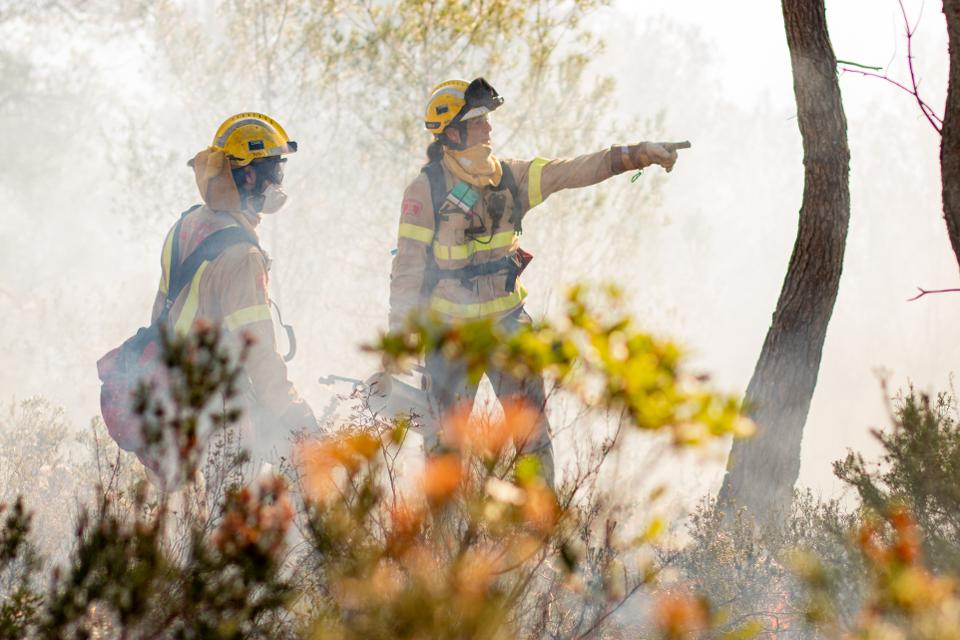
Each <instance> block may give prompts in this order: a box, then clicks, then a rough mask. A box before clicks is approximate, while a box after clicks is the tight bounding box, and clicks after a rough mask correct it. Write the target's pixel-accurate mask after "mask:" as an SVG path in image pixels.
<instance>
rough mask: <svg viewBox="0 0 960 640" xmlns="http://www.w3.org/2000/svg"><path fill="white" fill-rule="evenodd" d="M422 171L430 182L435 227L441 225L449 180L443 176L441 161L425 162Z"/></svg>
mask: <svg viewBox="0 0 960 640" xmlns="http://www.w3.org/2000/svg"><path fill="white" fill-rule="evenodd" d="M421 171H422V172H423V173H425V174H427V180H428V181H429V182H430V201H431V202H432V203H433V228H434V230H436V229H437V228H439V227H440V208H441V207H442V206H443V202H444V201H445V200H446V199H447V181H446V180H445V179H444V177H443V166H442V165H441V164H440V163H439V162H431V163H429V164H425V165H424V166H423V169H421Z"/></svg>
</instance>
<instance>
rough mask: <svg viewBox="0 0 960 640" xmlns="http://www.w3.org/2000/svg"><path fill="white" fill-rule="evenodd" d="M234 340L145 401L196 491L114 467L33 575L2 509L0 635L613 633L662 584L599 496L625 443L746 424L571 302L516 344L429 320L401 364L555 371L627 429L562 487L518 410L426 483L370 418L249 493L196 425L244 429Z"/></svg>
mask: <svg viewBox="0 0 960 640" xmlns="http://www.w3.org/2000/svg"><path fill="white" fill-rule="evenodd" d="M410 336H413V338H412V339H411V338H410ZM228 342H229V340H228V339H227V338H226V337H225V336H222V335H221V334H220V332H219V331H218V330H217V329H215V328H212V327H206V326H198V327H196V329H195V331H194V332H193V334H192V335H191V336H188V337H187V338H186V339H183V340H181V339H170V342H168V344H167V345H166V353H165V358H166V362H167V364H168V366H169V368H170V376H171V379H172V380H174V384H175V385H176V384H177V382H176V381H177V380H180V381H187V382H188V384H187V386H188V387H189V388H184V389H181V390H180V391H183V392H184V393H179V392H178V393H172V394H170V396H169V397H170V398H172V401H173V403H174V405H175V406H174V407H172V408H170V407H166V408H164V409H163V410H160V408H161V407H164V406H165V405H164V404H163V403H160V402H152V401H150V400H149V394H148V395H147V396H145V397H141V398H140V402H138V405H137V406H138V407H139V408H140V411H141V412H142V414H143V416H144V423H145V426H148V427H149V431H150V433H152V434H153V436H154V437H153V438H152V439H151V442H152V443H153V445H152V446H155V447H162V446H163V445H164V443H174V445H175V451H176V452H177V455H178V457H179V458H180V459H181V461H182V463H183V464H184V468H185V470H186V471H185V472H184V473H182V474H180V475H178V476H175V477H177V478H178V479H185V480H187V483H186V486H185V487H184V488H182V489H181V490H180V491H178V492H175V493H168V492H158V491H156V490H154V489H152V488H151V487H149V486H148V485H147V484H146V483H144V482H143V481H140V482H139V483H136V484H135V485H134V486H130V485H129V484H124V482H122V480H121V472H120V470H122V469H123V466H122V465H121V464H120V463H119V462H118V463H115V465H114V466H113V467H112V469H111V471H110V473H108V479H107V481H106V482H102V483H101V485H100V487H99V489H98V491H96V492H95V502H94V504H93V505H92V506H89V507H88V508H86V509H84V510H83V511H82V512H81V514H80V516H79V519H78V524H77V526H76V530H75V532H74V540H73V545H72V546H73V548H72V551H71V552H70V555H69V557H68V558H67V559H66V561H65V562H64V563H62V565H61V566H59V567H57V568H55V569H54V570H53V572H52V574H51V575H50V576H49V577H47V576H44V575H43V572H42V571H41V570H40V569H38V567H40V566H41V565H39V564H38V563H36V562H33V561H32V560H31V547H30V544H29V540H30V514H29V512H28V511H27V509H26V507H24V506H23V505H22V504H21V503H19V502H18V503H16V504H15V505H14V506H13V507H12V508H11V509H10V510H9V515H8V517H7V518H6V520H5V521H4V522H3V524H2V529H0V575H2V576H4V577H7V578H10V581H8V582H6V583H4V584H8V585H11V586H12V587H5V588H4V590H3V592H2V597H3V600H2V608H0V637H4V638H6V637H9V638H14V637H16V638H20V637H39V638H83V637H94V636H95V637H137V638H150V637H174V638H258V637H264V638H265V637H270V638H429V637H434V638H439V637H444V638H446V637H462V638H508V637H510V638H512V637H518V636H520V637H557V638H577V637H604V636H606V637H622V633H626V632H625V631H624V630H623V623H622V622H618V621H617V618H616V616H615V615H614V614H615V613H616V612H617V610H618V609H619V607H620V606H621V605H623V604H624V603H625V602H626V601H627V600H628V599H629V598H631V596H632V595H634V594H635V593H637V592H638V591H639V590H640V589H641V588H643V587H644V586H646V585H649V584H651V583H652V581H653V580H654V579H655V576H656V571H655V567H653V566H652V565H651V564H649V563H648V562H644V561H642V560H641V559H640V557H639V556H638V555H637V554H636V551H637V549H638V548H639V547H640V546H641V545H642V544H644V543H646V542H647V540H646V538H644V537H643V536H640V537H637V536H636V535H633V534H631V533H630V532H629V531H625V530H623V529H622V527H621V526H620V525H619V524H618V522H621V521H622V518H618V517H616V513H617V509H618V508H622V507H623V505H618V504H616V502H615V501H614V500H613V499H612V498H611V496H610V495H608V494H606V493H605V492H604V491H603V490H602V489H600V488H599V485H598V482H597V476H598V473H599V470H600V467H601V465H602V463H603V461H604V460H605V459H606V457H607V455H608V454H609V453H610V452H611V451H613V450H614V449H615V448H616V447H617V446H618V438H617V434H618V433H619V432H620V430H621V429H622V428H625V427H631V426H632V427H635V428H643V429H648V430H658V431H663V430H669V432H670V433H671V434H672V437H673V440H674V442H676V443H677V444H678V445H685V444H690V443H695V442H701V441H704V440H706V439H709V438H712V437H714V436H715V435H722V434H726V433H735V432H741V431H745V430H747V429H748V428H749V423H748V422H747V421H745V420H744V419H743V418H741V416H740V412H739V405H738V404H737V402H736V401H735V400H734V399H731V398H727V397H722V396H719V395H717V394H716V393H714V392H712V391H710V390H709V389H708V388H707V387H706V386H705V385H704V383H703V380H702V379H701V378H699V377H696V376H693V375H690V374H688V373H686V371H685V370H684V368H683V366H682V358H681V355H680V353H679V350H678V349H676V347H674V346H673V345H671V344H670V343H668V342H665V341H660V340H657V339H654V338H652V337H650V336H648V335H645V334H643V333H641V332H639V331H637V330H636V329H635V328H634V327H633V324H632V321H631V320H630V318H629V316H627V315H626V314H622V313H619V312H618V311H617V310H616V305H613V311H610V312H607V313H604V314H600V313H598V312H596V311H595V310H594V309H593V307H592V306H591V305H590V304H588V302H587V301H586V296H585V295H584V294H583V292H581V291H574V292H573V293H572V294H571V297H570V300H569V307H568V313H567V314H566V317H565V318H564V319H563V320H562V321H561V322H559V323H554V324H551V323H541V324H537V325H536V326H534V327H532V328H530V329H529V330H526V331H524V332H521V333H520V334H518V335H517V336H514V337H507V336H503V335H500V334H499V333H498V330H497V329H496V327H494V326H493V325H491V324H489V323H471V324H467V325H462V326H460V327H457V328H454V329H452V330H451V329H448V328H443V327H441V326H440V325H438V324H436V323H432V322H429V321H428V322H426V323H423V324H421V325H418V326H414V327H412V328H411V331H410V332H409V333H408V334H406V335H405V336H385V337H384V338H383V340H382V344H381V348H382V350H383V351H384V352H385V353H387V355H388V356H409V355H412V354H414V353H416V352H417V351H418V350H419V349H422V348H424V347H427V348H441V349H443V350H444V353H446V354H448V356H450V357H459V358H462V359H464V360H465V361H466V362H467V363H468V365H469V366H471V367H472V368H474V369H475V368H476V366H477V365H478V364H479V363H481V362H491V361H493V362H496V363H497V364H498V365H499V366H503V367H507V368H511V369H513V370H514V371H515V372H516V373H524V372H529V371H536V372H540V373H544V374H546V375H548V376H550V377H551V379H553V380H555V381H556V384H557V385H558V386H560V387H564V388H568V389H570V390H571V391H573V392H574V393H575V394H576V395H577V396H578V397H580V398H581V399H582V401H583V402H584V404H585V406H586V407H587V408H588V409H589V410H592V411H594V412H598V413H604V414H607V415H613V416H619V422H618V423H617V429H616V430H615V432H614V433H613V434H612V435H610V436H608V437H603V438H600V439H599V441H598V442H597V443H596V445H595V446H594V448H593V450H592V452H591V454H590V455H589V456H588V459H587V460H585V461H583V463H584V464H582V465H581V466H580V467H578V469H577V470H576V471H575V472H573V473H570V474H567V475H566V476H564V477H563V478H564V482H563V484H561V486H560V487H559V488H558V489H557V490H556V491H554V490H553V489H552V488H551V487H549V486H548V485H547V484H546V482H545V481H544V479H543V477H542V475H541V469H540V468H539V461H538V459H537V458H536V457H534V456H527V455H521V454H520V453H518V452H519V451H521V450H522V449H523V447H522V444H523V442H524V441H525V440H526V439H527V438H529V437H530V435H531V432H532V429H533V428H534V426H535V425H536V424H537V421H538V415H537V409H535V408H532V407H530V406H528V405H526V404H524V403H523V402H522V400H521V399H517V400H516V401H515V402H508V403H507V405H506V406H505V407H504V412H503V416H502V417H493V418H491V417H481V418H477V417H473V416H470V415H468V414H467V413H466V412H463V411H461V412H455V413H454V415H452V416H451V417H450V419H449V420H448V421H447V422H446V424H445V441H444V448H443V449H442V450H441V451H439V452H428V455H427V458H426V459H425V461H424V462H423V468H422V471H420V472H416V473H411V472H403V471H402V467H403V465H399V464H398V461H399V460H401V459H402V458H403V457H404V456H407V457H408V452H407V451H406V450H405V447H404V445H405V444H408V441H409V438H410V433H411V424H410V423H409V422H405V421H402V422H399V423H392V422H385V421H383V420H381V419H379V418H378V417H377V416H375V415H370V414H367V415H365V416H364V417H362V418H361V419H358V420H356V421H355V423H354V424H348V425H342V428H341V429H340V430H338V431H337V432H336V433H332V434H326V435H323V436H318V435H315V434H311V435H308V436H307V437H305V438H303V439H302V440H301V442H300V444H299V446H298V447H297V449H296V452H295V455H294V456H293V460H292V464H287V465H284V467H283V468H282V469H281V470H280V473H277V472H272V471H271V472H263V471H262V472H261V473H260V474H259V475H258V476H257V477H256V478H254V479H253V480H249V476H250V475H251V474H250V473H247V474H246V475H243V474H242V473H241V472H240V471H239V469H241V467H240V465H242V460H243V459H242V457H240V458H233V457H231V455H229V451H230V450H231V448H230V446H227V445H222V444H221V445H216V446H212V447H211V450H212V451H213V452H214V453H215V454H216V455H219V456H220V459H219V464H217V465H214V468H213V469H211V468H210V466H209V465H207V466H205V467H202V466H201V465H200V460H201V457H200V452H201V446H200V445H201V442H202V440H203V438H199V437H196V434H197V433H198V432H199V431H198V429H199V425H202V424H205V423H209V424H213V425H215V431H214V434H213V436H212V437H213V440H214V442H217V441H218V439H219V442H221V443H223V442H231V440H230V437H231V436H230V435H229V432H230V429H231V427H232V425H234V423H235V422H236V420H237V418H238V417H239V416H238V415H236V413H235V412H232V411H221V412H219V413H218V412H217V411H216V410H215V407H217V406H222V404H223V403H222V400H221V399H222V398H224V397H229V396H230V395H231V389H232V385H233V383H234V381H235V380H236V376H235V375H234V373H235V369H237V368H239V367H240V366H241V365H242V360H241V361H236V360H230V358H231V357H232V356H230V355H229V354H230V353H236V352H237V350H236V349H233V350H231V349H229V348H228V347H229V345H228V344H227V343H228ZM228 361H229V362H231V363H232V364H230V365H229V366H226V367H225V366H224V363H225V362H228ZM208 374H209V375H208ZM186 399H189V401H186ZM214 418H219V420H216V419H214ZM163 433H168V434H169V437H157V435H158V434H163ZM584 437H587V436H586V434H585V435H584ZM406 449H409V447H407V448H406ZM224 451H226V452H227V453H224ZM157 455H162V452H157ZM119 460H121V458H120V457H118V461H119ZM208 460H209V458H208ZM201 468H202V469H204V472H203V473H193V471H194V470H196V469H201ZM640 506H641V505H637V504H631V505H629V507H630V508H631V509H637V508H639V507H640ZM668 622H669V621H664V624H667V623H668Z"/></svg>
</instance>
